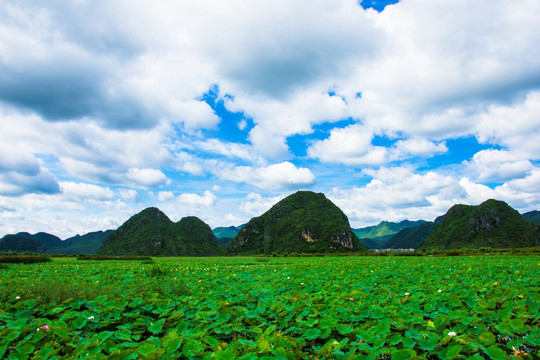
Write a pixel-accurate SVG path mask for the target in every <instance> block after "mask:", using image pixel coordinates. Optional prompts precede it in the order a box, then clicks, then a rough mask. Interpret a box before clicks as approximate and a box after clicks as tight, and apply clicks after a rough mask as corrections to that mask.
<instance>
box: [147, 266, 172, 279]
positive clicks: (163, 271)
mask: <svg viewBox="0 0 540 360" xmlns="http://www.w3.org/2000/svg"><path fill="white" fill-rule="evenodd" d="M145 274H146V276H148V277H155V278H159V277H164V276H168V275H170V274H171V270H170V269H168V268H165V267H163V266H159V265H156V266H151V267H148V268H146V269H145Z"/></svg>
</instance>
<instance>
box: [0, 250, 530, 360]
mask: <svg viewBox="0 0 540 360" xmlns="http://www.w3.org/2000/svg"><path fill="white" fill-rule="evenodd" d="M539 275H540V258H539V257H538V256H534V255H526V256H514V255H497V256H463V257H427V256H426V257H394V256H387V257H305V258H292V257H284V258H257V257H255V258H249V257H237V258H154V259H153V260H124V261H120V260H107V261H99V260H77V259H75V258H54V259H53V261H52V262H49V263H42V264H0V282H1V283H0V285H1V286H0V288H1V293H0V358H5V359H60V358H63V359H89V358H91V359H137V358H138V359H179V358H180V359H184V358H185V359H253V358H263V359H264V358H268V359H479V360H483V359H496V360H498V359H520V358H523V359H534V358H538V357H539V356H540V354H539V349H540V329H539V318H540V292H539V290H540V282H539V280H540V279H539Z"/></svg>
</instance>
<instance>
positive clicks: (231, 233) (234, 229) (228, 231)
mask: <svg viewBox="0 0 540 360" xmlns="http://www.w3.org/2000/svg"><path fill="white" fill-rule="evenodd" d="M243 227H244V225H240V226H227V227H217V228H214V229H212V232H213V233H214V235H215V236H216V238H218V239H223V238H231V239H232V238H233V237H235V236H236V234H238V233H239V232H240V230H241V229H242V228H243Z"/></svg>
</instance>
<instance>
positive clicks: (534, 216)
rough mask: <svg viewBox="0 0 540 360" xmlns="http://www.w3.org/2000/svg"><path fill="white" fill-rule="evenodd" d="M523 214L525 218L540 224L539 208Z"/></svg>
mask: <svg viewBox="0 0 540 360" xmlns="http://www.w3.org/2000/svg"><path fill="white" fill-rule="evenodd" d="M522 216H523V218H524V219H525V220H527V221H529V222H532V223H533V224H536V225H539V226H540V211H538V210H534V211H529V212H527V213H524V214H522Z"/></svg>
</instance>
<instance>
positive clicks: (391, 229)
mask: <svg viewBox="0 0 540 360" xmlns="http://www.w3.org/2000/svg"><path fill="white" fill-rule="evenodd" d="M424 222H425V221H424V220H418V221H410V220H403V221H401V222H399V223H396V222H390V221H381V222H380V223H379V224H378V225H374V226H368V227H364V228H358V229H353V232H354V233H355V234H356V236H357V237H358V239H360V242H361V243H362V244H364V245H365V246H366V247H367V248H368V249H381V248H384V247H385V244H386V242H387V241H388V240H389V239H390V238H391V237H392V236H393V235H395V234H396V233H397V232H399V231H400V230H402V229H406V228H409V227H415V226H418V225H420V224H422V223H424Z"/></svg>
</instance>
